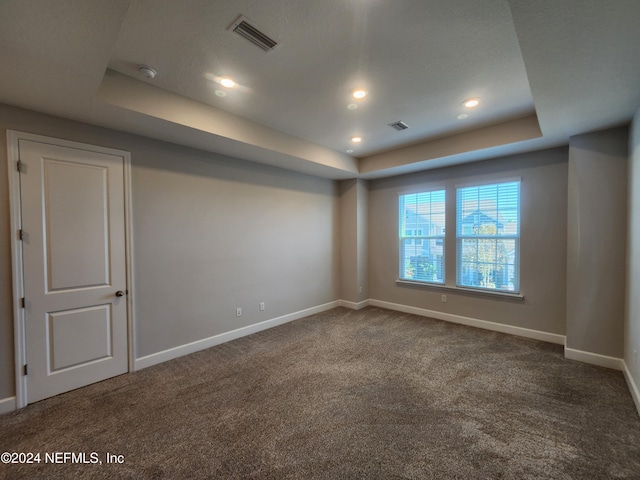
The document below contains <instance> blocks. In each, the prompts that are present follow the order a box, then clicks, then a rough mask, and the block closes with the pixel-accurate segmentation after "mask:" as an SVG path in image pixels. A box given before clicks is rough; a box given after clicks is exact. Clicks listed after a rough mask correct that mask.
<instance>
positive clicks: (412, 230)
mask: <svg viewBox="0 0 640 480" xmlns="http://www.w3.org/2000/svg"><path fill="white" fill-rule="evenodd" d="M399 199H400V202H399V203H400V212H399V219H400V225H399V237H400V275H399V277H400V279H403V280H413V281H418V282H429V283H444V241H443V240H444V235H445V229H444V226H445V205H444V200H445V191H444V190H437V191H434V192H423V193H411V194H408V195H400V197H399Z"/></svg>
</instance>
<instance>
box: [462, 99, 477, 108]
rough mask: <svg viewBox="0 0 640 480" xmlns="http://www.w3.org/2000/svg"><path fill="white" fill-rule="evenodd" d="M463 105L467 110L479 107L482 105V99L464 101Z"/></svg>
mask: <svg viewBox="0 0 640 480" xmlns="http://www.w3.org/2000/svg"><path fill="white" fill-rule="evenodd" d="M463 105H464V106H465V107H467V108H473V107H477V106H478V105H480V99H479V98H469V99H467V100H465V101H464V103H463Z"/></svg>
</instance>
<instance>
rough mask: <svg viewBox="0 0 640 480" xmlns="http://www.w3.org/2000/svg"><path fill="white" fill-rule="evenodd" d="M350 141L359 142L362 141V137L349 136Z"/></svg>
mask: <svg viewBox="0 0 640 480" xmlns="http://www.w3.org/2000/svg"><path fill="white" fill-rule="evenodd" d="M351 141H352V142H353V143H360V142H361V141H362V137H351Z"/></svg>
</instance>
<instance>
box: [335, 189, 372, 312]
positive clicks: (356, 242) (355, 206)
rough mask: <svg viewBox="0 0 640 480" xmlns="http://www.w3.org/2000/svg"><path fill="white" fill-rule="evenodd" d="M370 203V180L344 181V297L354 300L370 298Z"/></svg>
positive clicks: (341, 223) (342, 201)
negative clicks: (368, 245) (368, 189)
mask: <svg viewBox="0 0 640 480" xmlns="http://www.w3.org/2000/svg"><path fill="white" fill-rule="evenodd" d="M367 205H368V192H367V181H366V180H361V179H351V180H343V181H341V182H340V240H341V241H340V252H341V254H340V255H341V262H340V267H341V276H340V299H342V300H347V301H349V302H354V303H358V302H361V301H363V300H366V299H367V298H369V296H368V293H369V292H368V271H367V267H368V258H367V243H368V235H367V217H368V215H367ZM360 288H362V292H361V291H360Z"/></svg>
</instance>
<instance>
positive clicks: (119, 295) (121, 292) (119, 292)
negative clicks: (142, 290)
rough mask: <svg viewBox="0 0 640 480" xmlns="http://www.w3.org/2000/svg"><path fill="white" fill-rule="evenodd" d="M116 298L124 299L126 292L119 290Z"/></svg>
mask: <svg viewBox="0 0 640 480" xmlns="http://www.w3.org/2000/svg"><path fill="white" fill-rule="evenodd" d="M116 297H124V292H123V291H122V290H118V291H117V292H116Z"/></svg>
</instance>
